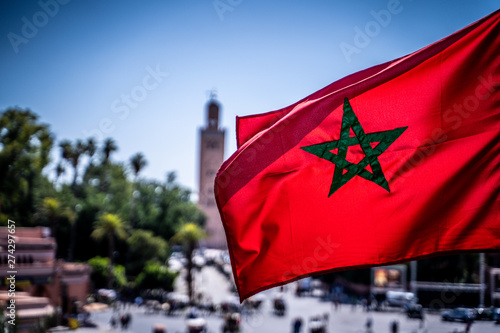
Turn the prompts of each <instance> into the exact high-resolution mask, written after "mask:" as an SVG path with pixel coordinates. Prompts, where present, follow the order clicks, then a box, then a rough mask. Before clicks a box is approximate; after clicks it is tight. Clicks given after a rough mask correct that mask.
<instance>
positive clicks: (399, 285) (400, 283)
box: [371, 265, 406, 293]
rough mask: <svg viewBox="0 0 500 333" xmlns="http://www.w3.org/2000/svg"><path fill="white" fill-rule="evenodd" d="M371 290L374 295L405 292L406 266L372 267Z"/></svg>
mask: <svg viewBox="0 0 500 333" xmlns="http://www.w3.org/2000/svg"><path fill="white" fill-rule="evenodd" d="M371 289H372V292H375V293H382V292H384V293H385V292H386V291H389V290H400V291H403V290H406V266H405V265H394V266H381V267H373V268H372V274H371Z"/></svg>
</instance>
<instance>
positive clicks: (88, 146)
mask: <svg viewBox="0 0 500 333" xmlns="http://www.w3.org/2000/svg"><path fill="white" fill-rule="evenodd" d="M96 152H97V143H96V141H95V139H94V138H88V139H87V142H86V143H85V153H87V155H88V156H89V159H90V161H89V165H92V164H93V158H94V155H95V153H96Z"/></svg>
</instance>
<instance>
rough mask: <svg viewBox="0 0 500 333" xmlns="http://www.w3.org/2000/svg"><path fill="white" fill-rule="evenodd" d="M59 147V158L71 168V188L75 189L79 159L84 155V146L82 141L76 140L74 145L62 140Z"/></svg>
mask: <svg viewBox="0 0 500 333" xmlns="http://www.w3.org/2000/svg"><path fill="white" fill-rule="evenodd" d="M59 147H60V148H61V157H62V158H63V159H65V160H66V161H68V163H69V164H70V165H71V166H72V167H73V182H72V186H73V187H75V186H76V181H77V179H78V166H79V164H80V157H81V156H82V155H83V154H84V153H85V150H86V146H85V144H84V143H83V141H82V140H80V139H78V140H76V142H75V144H74V145H72V144H71V142H70V141H69V140H64V141H62V142H61V143H60V144H59Z"/></svg>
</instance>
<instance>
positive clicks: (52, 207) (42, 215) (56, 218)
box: [36, 197, 76, 237]
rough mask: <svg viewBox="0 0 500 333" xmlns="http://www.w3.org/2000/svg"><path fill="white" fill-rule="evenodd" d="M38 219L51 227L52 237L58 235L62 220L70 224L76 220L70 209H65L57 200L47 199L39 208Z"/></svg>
mask: <svg viewBox="0 0 500 333" xmlns="http://www.w3.org/2000/svg"><path fill="white" fill-rule="evenodd" d="M36 217H37V218H38V219H39V220H41V221H46V222H47V224H48V225H49V227H50V231H51V234H52V237H56V235H57V226H58V224H59V223H60V222H61V220H62V219H66V220H67V221H69V222H70V223H73V222H74V220H75V218H76V217H75V213H74V212H73V211H72V210H71V209H69V208H68V207H63V206H62V205H61V202H60V201H59V200H57V199H56V198H52V197H46V198H44V199H43V200H42V202H41V204H40V205H39V206H38V207H37V212H36Z"/></svg>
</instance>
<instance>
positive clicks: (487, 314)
mask: <svg viewBox="0 0 500 333" xmlns="http://www.w3.org/2000/svg"><path fill="white" fill-rule="evenodd" d="M494 310H495V308H493V307H490V308H475V309H474V315H475V319H476V320H481V319H483V320H493V315H494V314H495V312H494Z"/></svg>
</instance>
